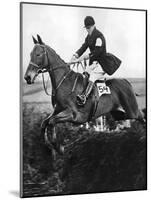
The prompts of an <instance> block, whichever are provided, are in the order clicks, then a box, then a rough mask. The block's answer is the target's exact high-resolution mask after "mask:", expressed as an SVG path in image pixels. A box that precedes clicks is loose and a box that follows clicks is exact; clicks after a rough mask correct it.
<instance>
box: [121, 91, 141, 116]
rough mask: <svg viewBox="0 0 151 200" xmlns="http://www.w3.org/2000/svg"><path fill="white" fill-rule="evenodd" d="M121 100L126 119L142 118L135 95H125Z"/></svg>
mask: <svg viewBox="0 0 151 200" xmlns="http://www.w3.org/2000/svg"><path fill="white" fill-rule="evenodd" d="M120 99H121V101H120V103H121V105H122V107H123V109H124V110H125V112H126V116H125V117H126V119H138V118H140V117H141V114H140V110H139V109H138V104H137V101H136V97H135V95H134V94H133V93H129V94H127V95H125V96H124V95H123V96H122V97H121V98H120Z"/></svg>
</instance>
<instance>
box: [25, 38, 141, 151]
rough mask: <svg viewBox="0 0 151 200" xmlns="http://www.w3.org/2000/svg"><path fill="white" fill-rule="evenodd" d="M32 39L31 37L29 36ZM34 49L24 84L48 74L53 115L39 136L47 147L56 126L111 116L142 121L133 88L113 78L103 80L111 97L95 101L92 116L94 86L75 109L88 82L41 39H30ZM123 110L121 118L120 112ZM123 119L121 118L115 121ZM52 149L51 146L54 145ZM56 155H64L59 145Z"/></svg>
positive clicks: (104, 96)
mask: <svg viewBox="0 0 151 200" xmlns="http://www.w3.org/2000/svg"><path fill="white" fill-rule="evenodd" d="M32 37H33V36H32ZM33 42H34V48H33V50H32V51H31V53H30V62H29V65H28V67H27V70H26V73H25V75H24V79H25V80H26V82H27V84H34V82H35V79H36V77H37V76H38V75H39V74H40V73H44V72H48V73H49V76H50V78H51V82H52V105H53V107H54V111H53V113H52V115H50V116H48V117H47V118H46V119H44V120H43V122H42V125H41V130H42V133H43V134H44V138H45V141H46V143H47V144H50V146H51V147H52V143H51V142H50V140H48V131H46V130H47V128H48V127H49V128H50V129H51V130H52V132H53V137H51V139H52V140H53V141H54V140H55V141H56V140H57V139H56V133H55V131H54V130H55V126H56V124H58V123H65V122H71V123H73V124H78V125H81V124H84V123H86V122H89V121H91V119H92V113H93V120H94V119H97V118H98V117H100V116H102V115H104V114H106V113H111V115H112V116H113V117H115V116H117V120H122V119H136V120H142V119H143V115H142V113H141V111H140V110H139V108H138V104H137V101H136V95H135V93H134V91H133V88H132V85H131V84H130V83H129V81H128V80H126V79H122V78H112V79H107V80H106V85H107V86H108V87H109V88H110V91H111V94H103V95H102V96H101V97H98V103H97V108H96V110H95V112H92V111H93V110H94V104H95V102H96V96H97V95H96V94H97V88H96V86H94V88H93V90H92V92H91V94H90V96H89V97H88V99H87V102H86V104H85V105H84V106H79V105H77V95H78V94H81V93H82V92H83V91H84V89H85V88H86V86H87V83H88V79H87V78H86V77H85V76H83V75H82V74H81V73H78V72H75V71H73V70H72V69H71V67H70V65H69V64H68V63H66V62H65V61H64V60H63V59H62V58H61V57H60V56H59V55H58V54H57V53H56V52H55V50H53V49H52V48H51V47H50V46H48V45H46V44H45V43H44V42H43V41H42V39H41V37H40V36H39V35H37V39H35V37H33ZM120 108H122V109H123V110H124V115H123V113H122V115H118V114H117V113H121V109H120ZM118 116H122V117H118ZM53 145H54V143H53ZM54 146H55V145H54ZM59 149H60V150H58V149H57V151H58V152H60V153H61V152H63V148H61V144H60V145H59Z"/></svg>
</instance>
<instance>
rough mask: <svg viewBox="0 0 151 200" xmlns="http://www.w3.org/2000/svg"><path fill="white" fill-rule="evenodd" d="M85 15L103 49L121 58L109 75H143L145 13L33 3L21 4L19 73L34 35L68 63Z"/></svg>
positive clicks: (78, 43)
mask: <svg viewBox="0 0 151 200" xmlns="http://www.w3.org/2000/svg"><path fill="white" fill-rule="evenodd" d="M88 15H90V16H93V17H94V19H95V22H96V27H97V29H99V30H100V31H101V32H102V33H103V34H104V36H105V38H106V46H107V52H110V53H112V54H114V55H116V56H117V57H119V58H120V59H121V60H122V64H121V67H120V68H119V69H118V71H117V72H116V73H115V74H114V75H113V76H116V77H145V70H146V69H145V67H146V66H145V48H146V47H145V35H146V32H145V24H146V22H145V12H143V11H127V10H113V9H100V8H97V9H96V8H82V7H68V6H52V5H34V4H33V5H32V4H24V5H23V72H25V70H26V68H27V66H28V63H29V60H30V52H31V50H32V48H33V46H34V44H33V41H32V35H34V36H36V34H39V35H40V36H41V37H42V39H43V41H44V42H45V43H46V44H47V45H49V46H50V47H51V48H53V49H54V50H55V51H56V52H57V53H58V54H59V55H60V56H61V58H62V59H64V60H65V61H66V62H69V60H70V58H71V56H72V54H73V53H74V52H75V51H76V50H77V49H78V48H79V47H80V46H81V45H82V43H83V42H84V39H85V37H86V35H87V32H86V30H85V29H84V28H83V26H84V24H83V20H84V18H85V16H88Z"/></svg>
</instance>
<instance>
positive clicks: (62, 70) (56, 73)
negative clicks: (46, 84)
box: [49, 63, 70, 89]
mask: <svg viewBox="0 0 151 200" xmlns="http://www.w3.org/2000/svg"><path fill="white" fill-rule="evenodd" d="M59 65H60V64H59V63H58V65H53V67H54V69H55V68H57V67H58V68H57V69H55V70H52V71H51V72H50V73H49V75H50V78H51V81H52V86H53V88H54V89H56V87H57V86H58V85H59V84H60V82H61V81H62V80H63V78H64V76H65V75H66V74H67V73H68V71H69V70H70V68H69V67H67V66H66V65H60V67H59Z"/></svg>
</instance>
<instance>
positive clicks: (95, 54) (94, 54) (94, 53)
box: [90, 37, 104, 59]
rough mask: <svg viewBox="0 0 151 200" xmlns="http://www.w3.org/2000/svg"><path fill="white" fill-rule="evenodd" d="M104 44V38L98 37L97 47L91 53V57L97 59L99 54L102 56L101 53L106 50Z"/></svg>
mask: <svg viewBox="0 0 151 200" xmlns="http://www.w3.org/2000/svg"><path fill="white" fill-rule="evenodd" d="M102 44H103V42H102V39H101V38H100V37H98V38H97V39H96V43H95V48H94V50H93V51H92V52H91V53H90V57H93V58H96V59H97V58H98V57H99V56H101V54H102V53H103V52H104V48H103V45H102Z"/></svg>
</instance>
